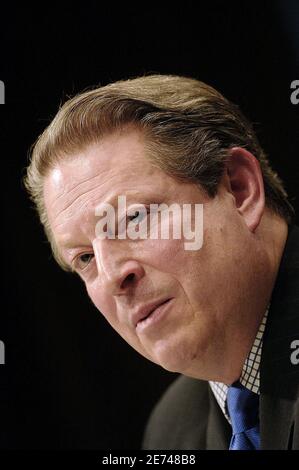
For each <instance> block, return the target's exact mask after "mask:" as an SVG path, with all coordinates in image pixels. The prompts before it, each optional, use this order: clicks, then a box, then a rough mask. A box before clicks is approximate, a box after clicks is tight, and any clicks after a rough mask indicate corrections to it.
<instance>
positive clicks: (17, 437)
mask: <svg viewBox="0 0 299 470" xmlns="http://www.w3.org/2000/svg"><path fill="white" fill-rule="evenodd" d="M1 8H2V10H1V16H2V17H1V31H0V38H1V43H0V47H1V63H0V79H1V80H3V81H4V82H5V86H6V104H5V105H2V106H0V116H1V126H0V132H1V144H0V145H1V195H2V210H1V220H2V224H1V234H2V241H1V246H2V256H1V259H2V263H1V273H2V287H3V293H2V297H1V314H0V315H1V316H0V340H2V341H4V342H5V350H6V364H5V365H0V448H13V449H20V448H22V449H109V448H119V449H126V448H138V447H139V446H140V441H141V436H142V430H143V427H144V423H145V421H146V418H147V416H148V414H149V412H150V410H151V408H152V406H153V404H154V403H155V402H156V400H157V399H158V397H159V396H160V395H161V393H162V391H163V390H164V389H165V388H166V386H167V384H168V383H170V382H171V381H172V380H173V379H174V378H175V377H176V375H175V374H171V373H168V372H166V371H164V370H162V369H161V368H159V367H158V366H156V365H154V364H152V363H150V362H148V361H146V360H145V359H143V358H142V357H141V356H140V357H139V356H138V355H137V354H136V352H135V351H134V350H133V349H131V348H130V347H129V346H128V345H126V343H125V342H124V341H123V340H122V339H121V338H120V337H119V336H118V335H117V334H116V333H115V332H114V331H113V330H112V329H111V327H110V326H109V325H108V324H106V321H105V320H104V318H103V317H102V316H101V315H100V313H99V312H98V311H97V310H96V309H95V308H94V307H93V306H92V305H91V302H90V301H89V300H88V298H87V296H86V294H85V290H84V286H83V285H82V284H81V283H80V281H79V280H78V279H77V278H75V277H73V276H72V275H69V274H66V273H64V272H62V271H61V270H60V269H59V268H58V266H56V264H55V263H54V261H53V260H52V258H51V254H50V250H49V247H48V245H47V243H46V241H45V237H44V235H43V232H42V229H41V227H40V225H39V223H38V220H37V217H36V215H35V213H34V211H33V209H32V208H31V204H30V202H29V201H28V198H27V196H26V194H25V191H24V189H23V188H22V185H21V177H22V175H23V174H24V168H25V167H26V164H27V154H28V150H29V148H30V145H31V144H32V143H33V142H34V140H35V139H36V138H37V136H38V134H39V133H40V132H41V131H42V130H43V129H44V127H45V126H46V125H47V124H48V123H49V121H50V120H51V118H52V117H54V115H55V113H56V112H57V109H58V106H59V104H60V103H61V102H62V101H64V100H65V99H66V98H67V96H69V95H73V94H74V93H77V92H79V91H81V90H83V89H85V88H87V87H89V86H94V85H96V84H101V85H104V84H106V83H109V82H111V81H114V80H117V79H122V78H129V77H133V76H136V75H140V74H144V73H149V72H155V73H172V74H182V75H187V76H191V77H195V78H198V79H200V80H203V81H205V82H207V83H209V84H211V85H212V86H215V87H216V88H218V89H219V90H220V91H221V92H222V93H223V94H224V95H225V96H227V97H228V98H229V99H231V100H232V101H234V102H236V103H237V104H239V105H240V108H241V109H242V110H243V112H244V113H245V114H246V115H247V117H249V118H250V119H251V120H252V121H253V122H254V123H255V128H256V130H257V132H258V135H259V138H260V141H261V143H262V145H263V146H264V148H265V150H266V152H267V153H268V154H269V156H270V160H271V162H272V166H273V167H274V169H275V170H277V171H278V173H279V175H280V176H281V178H282V179H283V181H284V182H285V186H286V188H287V190H288V193H289V196H290V199H291V201H292V202H293V205H294V206H295V208H296V210H297V213H298V209H299V202H298V193H299V191H298V176H299V171H298V169H299V164H298V148H299V147H298V143H299V137H298V123H299V122H298V115H299V113H298V111H299V105H297V106H295V105H293V104H292V103H291V101H290V95H291V89H290V84H291V82H292V81H293V80H296V79H297V80H298V79H299V9H298V2H296V1H295V0H294V1H292V0H289V1H281V2H280V1H271V2H270V1H265V2H261V1H260V2H258V1H256V2H240V3H239V4H237V3H236V2H232V1H231V2H227V1H226V2H225V1H218V2H216V1H210V2H193V3H192V2H191V3H187V2H183V3H178V4H177V5H174V3H169V4H167V5H166V4H162V5H161V4H159V3H149V2H146V3H140V4H139V6H138V5H136V6H135V5H133V4H129V5H122V6H116V5H115V6H108V4H107V3H104V2H82V3H81V4H80V5H76V4H75V3H73V4H67V3H62V2H61V3H60V4H56V3H51V2H48V3H45V4H43V3H40V4H37V5H36V6H34V7H33V6H28V4H24V5H23V6H14V5H13V4H11V5H6V6H5V8H3V5H2V7H1ZM297 221H298V216H297Z"/></svg>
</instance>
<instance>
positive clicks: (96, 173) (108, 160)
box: [44, 130, 180, 236]
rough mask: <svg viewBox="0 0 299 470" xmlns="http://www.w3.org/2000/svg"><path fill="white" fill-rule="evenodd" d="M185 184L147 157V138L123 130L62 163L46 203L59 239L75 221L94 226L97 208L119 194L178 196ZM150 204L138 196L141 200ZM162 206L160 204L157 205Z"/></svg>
mask: <svg viewBox="0 0 299 470" xmlns="http://www.w3.org/2000/svg"><path fill="white" fill-rule="evenodd" d="M179 184H180V183H178V182H177V181H175V180H174V179H173V178H171V177H170V176H168V175H166V174H165V173H164V172H163V171H162V170H160V169H159V168H156V167H154V166H153V165H152V164H151V163H150V161H149V160H148V158H147V157H146V155H145V142H144V136H143V134H142V133H141V132H140V131H138V130H129V131H126V132H125V131H123V132H118V133H115V134H112V135H109V136H107V137H106V138H104V139H102V140H101V142H99V143H95V144H93V145H90V146H89V147H87V148H86V149H85V150H83V151H81V152H78V153H77V154H74V155H71V156H70V157H68V158H67V159H64V160H61V161H60V162H59V163H58V164H57V165H56V167H55V168H54V169H52V170H51V171H50V173H49V174H48V175H47V176H46V178H45V181H44V200H45V206H46V210H47V215H48V218H49V222H50V226H51V228H52V231H53V233H54V235H57V234H58V233H59V232H60V235H62V236H65V235H66V233H65V232H69V233H72V231H73V230H74V228H76V231H77V232H78V230H81V228H79V229H78V226H76V227H74V223H75V221H76V220H79V219H80V221H81V225H82V221H83V222H86V223H87V222H90V221H93V222H94V210H95V207H96V206H97V205H98V204H101V203H103V202H110V203H114V202H116V200H117V196H118V195H126V196H127V197H128V198H129V197H130V196H131V197H132V198H134V197H135V198H136V197H138V196H141V195H148V197H149V198H150V197H155V196H156V195H159V193H160V194H165V188H166V187H167V193H168V195H169V197H171V196H175V193H176V188H177V186H178V185H179ZM136 202H140V203H144V202H146V201H144V200H142V199H141V198H139V200H138V201H136ZM156 202H159V201H156Z"/></svg>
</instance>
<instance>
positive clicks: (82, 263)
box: [75, 253, 94, 271]
mask: <svg viewBox="0 0 299 470" xmlns="http://www.w3.org/2000/svg"><path fill="white" fill-rule="evenodd" d="M93 257H94V254H93V253H83V254H82V255H80V256H78V257H77V259H76V260H75V267H76V268H77V269H78V270H79V271H83V270H84V269H85V268H86V267H87V266H88V265H89V263H90V262H91V260H92V258H93Z"/></svg>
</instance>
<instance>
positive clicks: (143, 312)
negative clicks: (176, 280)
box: [132, 298, 171, 328]
mask: <svg viewBox="0 0 299 470" xmlns="http://www.w3.org/2000/svg"><path fill="white" fill-rule="evenodd" d="M169 300H171V299H170V298H167V299H162V300H159V301H156V302H153V303H151V304H147V305H144V306H142V307H140V308H139V309H138V310H137V312H136V313H135V314H134V315H133V318H132V319H133V324H134V326H135V328H136V327H137V325H138V324H139V323H141V322H142V321H144V320H145V319H146V318H148V317H149V316H150V315H151V314H152V313H153V312H154V311H155V310H156V309H157V308H158V307H161V306H162V305H163V304H165V303H166V302H168V301H169Z"/></svg>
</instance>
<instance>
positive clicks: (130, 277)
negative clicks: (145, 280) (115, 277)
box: [122, 273, 135, 289]
mask: <svg viewBox="0 0 299 470" xmlns="http://www.w3.org/2000/svg"><path fill="white" fill-rule="evenodd" d="M134 279H135V274H134V273H130V274H128V275H127V276H126V278H125V279H124V281H123V282H122V288H124V289H125V288H126V287H129V286H130V284H132V283H133V282H134Z"/></svg>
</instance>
